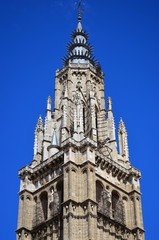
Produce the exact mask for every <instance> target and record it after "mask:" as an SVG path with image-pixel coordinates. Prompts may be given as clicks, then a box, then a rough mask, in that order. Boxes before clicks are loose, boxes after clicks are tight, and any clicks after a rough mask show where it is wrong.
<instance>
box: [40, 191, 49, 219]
mask: <svg viewBox="0 0 159 240" xmlns="http://www.w3.org/2000/svg"><path fill="white" fill-rule="evenodd" d="M40 201H41V206H42V212H43V218H44V220H46V219H47V218H48V195H47V192H42V193H41V195H40Z"/></svg>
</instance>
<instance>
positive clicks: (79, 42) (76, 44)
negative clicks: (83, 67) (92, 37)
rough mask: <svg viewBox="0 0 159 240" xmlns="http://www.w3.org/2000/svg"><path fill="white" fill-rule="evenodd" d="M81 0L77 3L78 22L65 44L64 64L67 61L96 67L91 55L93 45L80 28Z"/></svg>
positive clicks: (65, 64)
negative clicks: (68, 41) (70, 37)
mask: <svg viewBox="0 0 159 240" xmlns="http://www.w3.org/2000/svg"><path fill="white" fill-rule="evenodd" d="M81 12H82V10H81V1H80V2H79V4H78V23H77V28H76V30H75V31H74V32H73V33H72V40H71V42H70V43H69V44H68V45H67V55H66V56H65V57H64V58H63V63H64V66H67V65H68V64H69V63H71V64H72V63H73V64H77V63H79V64H87V63H90V64H92V65H93V66H95V67H97V65H99V64H98V62H97V60H96V59H95V58H94V56H93V47H92V46H91V45H90V43H89V42H88V34H87V33H86V31H84V30H83V28H82V15H81Z"/></svg>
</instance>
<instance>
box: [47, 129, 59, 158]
mask: <svg viewBox="0 0 159 240" xmlns="http://www.w3.org/2000/svg"><path fill="white" fill-rule="evenodd" d="M47 150H48V152H49V157H51V156H53V155H54V154H55V153H57V152H58V151H59V146H58V143H57V136H56V131H55V129H54V131H53V134H52V140H51V145H50V146H48V148H47Z"/></svg>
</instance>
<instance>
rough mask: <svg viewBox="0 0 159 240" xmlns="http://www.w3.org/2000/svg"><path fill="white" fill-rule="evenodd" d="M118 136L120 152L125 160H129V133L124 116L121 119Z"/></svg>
mask: <svg viewBox="0 0 159 240" xmlns="http://www.w3.org/2000/svg"><path fill="white" fill-rule="evenodd" d="M118 138H119V151H120V154H121V155H122V156H123V157H124V158H125V160H127V161H128V160H129V149H128V135H127V131H126V127H125V124H124V122H123V120H122V118H121V119H120V122H119V129H118Z"/></svg>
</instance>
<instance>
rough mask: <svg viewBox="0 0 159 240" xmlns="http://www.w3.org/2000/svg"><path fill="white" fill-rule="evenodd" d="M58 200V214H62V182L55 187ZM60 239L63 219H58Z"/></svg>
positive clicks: (61, 237)
mask: <svg viewBox="0 0 159 240" xmlns="http://www.w3.org/2000/svg"><path fill="white" fill-rule="evenodd" d="M56 189H57V193H58V198H59V212H60V214H62V203H63V181H59V182H58V183H57V186H56ZM59 221H60V238H59V239H63V218H62V217H61V218H60V220H59Z"/></svg>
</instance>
